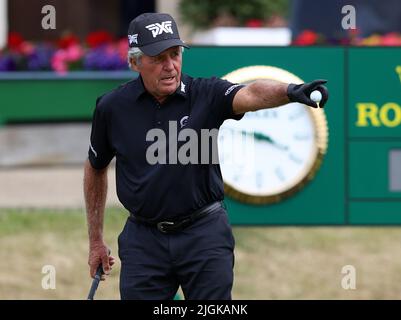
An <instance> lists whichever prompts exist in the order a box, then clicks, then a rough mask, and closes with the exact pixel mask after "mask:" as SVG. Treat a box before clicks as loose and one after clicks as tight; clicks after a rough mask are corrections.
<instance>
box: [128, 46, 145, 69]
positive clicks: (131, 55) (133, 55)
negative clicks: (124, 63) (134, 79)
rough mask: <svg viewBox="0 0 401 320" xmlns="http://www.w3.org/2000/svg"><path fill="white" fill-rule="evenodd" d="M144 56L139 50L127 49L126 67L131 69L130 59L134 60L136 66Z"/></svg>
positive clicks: (134, 48) (135, 48)
mask: <svg viewBox="0 0 401 320" xmlns="http://www.w3.org/2000/svg"><path fill="white" fill-rule="evenodd" d="M143 55H144V53H143V52H142V50H141V49H139V48H137V47H133V48H129V50H128V54H127V60H128V66H129V68H130V69H131V68H132V63H131V59H135V60H136V61H137V63H138V64H140V63H141V58H142V56H143Z"/></svg>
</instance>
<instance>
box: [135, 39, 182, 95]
mask: <svg viewBox="0 0 401 320" xmlns="http://www.w3.org/2000/svg"><path fill="white" fill-rule="evenodd" d="M133 66H134V67H133V68H134V70H135V71H138V72H139V73H140V74H141V76H142V79H143V82H144V85H145V88H146V90H147V91H148V92H149V93H150V94H152V95H153V96H154V97H155V98H156V99H157V100H158V101H159V102H163V101H164V100H165V99H166V98H167V97H168V96H169V95H171V94H173V93H174V92H175V91H176V90H177V88H178V86H179V85H180V83H181V67H182V54H181V48H180V47H179V46H176V47H171V48H169V49H167V50H165V51H163V52H162V53H160V54H159V55H157V56H154V57H149V56H146V55H143V56H142V58H141V61H140V63H139V64H134V65H133Z"/></svg>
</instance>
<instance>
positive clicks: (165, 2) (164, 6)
mask: <svg viewBox="0 0 401 320" xmlns="http://www.w3.org/2000/svg"><path fill="white" fill-rule="evenodd" d="M199 1H202V0H199ZM178 4H179V1H178V0H156V11H157V12H163V13H168V14H170V15H171V16H172V17H173V18H174V20H175V22H176V23H177V26H178V31H179V32H180V38H181V39H182V40H184V41H185V42H187V43H190V42H191V38H192V35H191V34H190V32H189V29H188V28H187V26H186V25H185V24H184V23H183V22H182V21H181V18H180V15H179V13H178Z"/></svg>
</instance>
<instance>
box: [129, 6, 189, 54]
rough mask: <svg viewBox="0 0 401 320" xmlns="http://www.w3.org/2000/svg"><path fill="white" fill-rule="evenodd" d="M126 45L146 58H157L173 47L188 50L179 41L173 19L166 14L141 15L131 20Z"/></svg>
mask: <svg viewBox="0 0 401 320" xmlns="http://www.w3.org/2000/svg"><path fill="white" fill-rule="evenodd" d="M128 45H129V46H130V47H131V48H132V47H138V48H139V49H141V51H142V52H143V53H145V54H146V55H148V56H157V55H158V54H159V53H161V52H162V51H164V50H166V49H168V48H171V47H175V46H183V47H186V48H189V47H188V46H187V45H186V44H185V43H184V42H183V41H182V40H181V39H180V35H179V33H178V28H177V24H176V23H175V21H174V19H173V17H172V16H170V15H169V14H166V13H143V14H141V15H139V16H138V17H136V18H135V19H134V20H132V21H131V23H130V25H129V27H128Z"/></svg>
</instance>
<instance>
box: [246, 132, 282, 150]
mask: <svg viewBox="0 0 401 320" xmlns="http://www.w3.org/2000/svg"><path fill="white" fill-rule="evenodd" d="M241 133H242V134H243V135H252V136H253V137H254V138H255V140H259V141H265V142H268V143H270V144H272V145H273V146H275V147H277V148H278V149H281V150H287V149H288V147H287V146H284V145H282V144H279V143H277V142H276V141H274V140H273V139H272V138H270V137H269V136H268V135H265V134H264V133H261V132H247V131H244V130H242V131H241Z"/></svg>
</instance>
